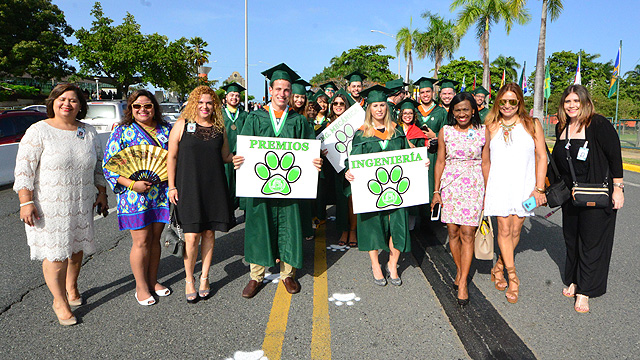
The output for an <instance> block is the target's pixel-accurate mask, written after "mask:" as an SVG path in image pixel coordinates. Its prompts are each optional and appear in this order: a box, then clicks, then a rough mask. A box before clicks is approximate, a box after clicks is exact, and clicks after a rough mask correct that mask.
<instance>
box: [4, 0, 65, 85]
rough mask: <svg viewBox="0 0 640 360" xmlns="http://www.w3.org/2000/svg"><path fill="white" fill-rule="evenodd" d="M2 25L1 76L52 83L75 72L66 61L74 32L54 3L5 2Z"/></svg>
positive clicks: (44, 0)
mask: <svg viewBox="0 0 640 360" xmlns="http://www.w3.org/2000/svg"><path fill="white" fill-rule="evenodd" d="M0 24H1V26H0V28H1V30H0V74H9V75H13V76H23V75H24V74H29V75H31V76H32V77H34V78H37V79H40V80H49V79H54V78H55V79H60V78H62V77H64V76H66V75H68V74H70V73H71V72H72V71H73V70H74V69H73V67H71V66H69V65H68V64H67V63H66V61H65V59H66V58H67V57H68V55H69V51H68V44H67V43H66V41H65V38H66V37H69V36H71V34H72V33H73V29H72V28H71V27H70V26H69V25H68V24H67V22H66V20H65V18H64V14H63V13H62V11H61V10H60V9H59V8H58V6H56V5H54V4H52V3H51V0H30V1H25V0H3V1H1V2H0Z"/></svg>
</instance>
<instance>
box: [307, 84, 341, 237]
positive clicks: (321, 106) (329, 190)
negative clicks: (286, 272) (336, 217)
mask: <svg viewBox="0 0 640 360" xmlns="http://www.w3.org/2000/svg"><path fill="white" fill-rule="evenodd" d="M312 99H313V102H312V104H313V107H314V109H315V111H316V116H315V118H314V119H313V120H312V121H313V129H314V132H315V134H316V137H317V136H318V135H320V133H321V132H323V131H324V129H326V128H327V125H328V124H330V123H329V117H328V115H329V98H328V97H327V95H326V94H325V93H324V91H322V90H318V92H317V93H316V94H315V95H313V97H312ZM322 158H323V162H322V170H321V171H320V178H319V179H318V196H317V197H316V200H315V211H314V219H313V223H314V226H316V227H317V226H318V225H320V224H324V223H326V221H327V205H331V204H335V202H336V196H335V170H334V169H333V166H332V165H331V163H330V162H329V161H327V160H326V150H325V151H323V153H322Z"/></svg>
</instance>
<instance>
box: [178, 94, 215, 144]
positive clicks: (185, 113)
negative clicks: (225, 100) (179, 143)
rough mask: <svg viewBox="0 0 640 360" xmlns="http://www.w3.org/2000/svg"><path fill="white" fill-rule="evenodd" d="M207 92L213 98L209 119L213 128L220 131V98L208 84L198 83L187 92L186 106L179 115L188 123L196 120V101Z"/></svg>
mask: <svg viewBox="0 0 640 360" xmlns="http://www.w3.org/2000/svg"><path fill="white" fill-rule="evenodd" d="M206 94H209V95H211V99H212V100H213V113H211V118H210V119H209V121H211V123H212V124H213V128H214V130H216V131H219V132H220V133H222V132H224V118H223V117H222V104H221V103H220V99H219V98H218V95H216V92H215V91H213V89H211V88H210V87H208V86H205V85H200V86H198V87H197V88H195V89H193V91H192V92H191V94H189V100H188V101H187V106H185V107H184V110H182V114H180V116H181V117H182V118H183V119H184V120H185V122H188V123H194V122H196V118H197V117H198V102H199V101H200V97H202V95H206Z"/></svg>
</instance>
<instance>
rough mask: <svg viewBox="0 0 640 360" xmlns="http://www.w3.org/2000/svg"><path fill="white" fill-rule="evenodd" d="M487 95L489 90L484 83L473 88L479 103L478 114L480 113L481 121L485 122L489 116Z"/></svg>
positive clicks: (474, 95) (474, 96)
mask: <svg viewBox="0 0 640 360" xmlns="http://www.w3.org/2000/svg"><path fill="white" fill-rule="evenodd" d="M487 95H489V92H488V91H487V89H485V88H484V87H483V86H482V85H481V86H478V87H476V89H475V90H473V98H474V99H476V104H477V105H478V115H480V121H482V123H483V124H484V118H486V117H487V114H488V113H489V107H488V106H486V105H485V104H486V100H487Z"/></svg>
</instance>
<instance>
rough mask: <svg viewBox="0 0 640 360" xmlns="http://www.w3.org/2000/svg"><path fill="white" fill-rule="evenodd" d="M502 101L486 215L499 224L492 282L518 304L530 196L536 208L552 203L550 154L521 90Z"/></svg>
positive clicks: (491, 126)
mask: <svg viewBox="0 0 640 360" xmlns="http://www.w3.org/2000/svg"><path fill="white" fill-rule="evenodd" d="M496 99H497V100H496V102H495V105H494V106H493V108H492V109H491V111H490V112H489V114H487V118H486V121H485V124H486V126H487V134H486V138H487V142H489V153H490V160H491V165H490V170H489V179H488V180H487V189H486V192H485V202H484V214H485V215H487V216H495V217H496V218H497V220H498V246H499V247H500V256H499V257H498V261H497V262H496V264H495V266H494V267H493V269H492V270H491V281H495V287H496V289H498V290H501V291H502V290H505V289H507V288H508V289H507V292H506V297H507V301H509V302H510V303H516V302H517V301H518V295H519V285H520V280H519V279H518V276H517V275H516V268H515V262H514V252H515V248H516V246H517V245H518V242H519V241H520V231H521V230H522V224H523V222H524V218H525V216H532V215H533V212H532V211H527V210H526V209H525V208H524V207H523V205H522V203H523V202H524V201H525V200H527V199H528V198H530V197H534V198H535V201H536V206H540V205H543V204H545V203H546V202H547V199H546V197H545V176H546V173H547V153H546V150H545V148H544V147H545V146H546V144H545V141H544V130H543V129H542V125H541V124H540V122H539V121H538V120H537V119H533V118H531V117H530V116H529V115H528V114H527V111H526V109H525V107H524V98H523V95H522V90H521V89H520V87H519V86H518V85H517V84H515V83H510V84H507V85H505V86H503V87H502V88H501V89H500V91H498V94H497V96H496ZM505 267H506V269H507V273H508V277H509V284H508V285H507V281H506V279H505V277H504V269H505Z"/></svg>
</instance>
